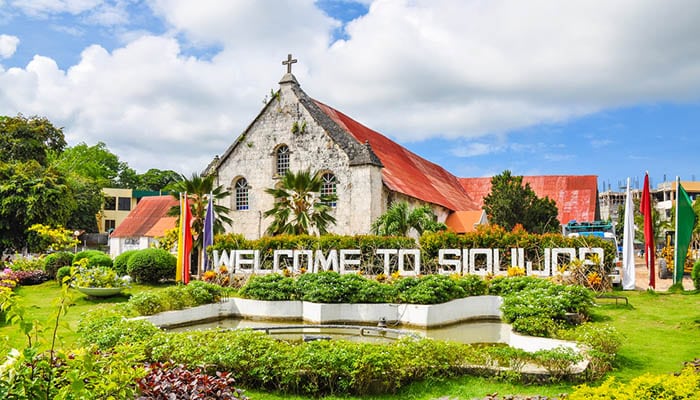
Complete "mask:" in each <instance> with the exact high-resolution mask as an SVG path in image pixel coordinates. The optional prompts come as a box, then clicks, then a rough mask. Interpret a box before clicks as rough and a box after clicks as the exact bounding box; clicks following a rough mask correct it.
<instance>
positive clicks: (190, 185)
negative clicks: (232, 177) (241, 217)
mask: <svg viewBox="0 0 700 400" xmlns="http://www.w3.org/2000/svg"><path fill="white" fill-rule="evenodd" d="M214 179H215V176H214V175H208V176H205V177H202V176H201V175H199V174H196V173H195V174H192V177H191V178H190V179H187V178H186V177H185V176H184V175H180V180H179V181H178V182H176V183H174V184H172V185H171V186H170V188H169V189H170V190H171V191H172V195H173V197H175V198H176V199H178V200H179V198H180V193H185V192H186V193H187V198H188V199H189V204H190V212H191V213H192V230H193V231H194V236H195V237H196V240H195V242H194V248H197V249H201V247H202V230H203V229H204V218H205V214H206V211H207V204H208V203H209V196H210V195H211V196H212V198H213V202H214V233H215V234H217V233H223V232H224V224H227V225H230V224H231V218H229V216H228V214H229V212H230V210H229V208H228V207H226V206H222V205H218V204H217V200H221V199H223V198H226V197H228V196H229V194H230V193H229V192H228V191H227V190H226V189H224V187H223V186H217V187H214ZM168 214H169V215H180V205H177V206H174V207H173V208H171V209H170V211H169V212H168Z"/></svg>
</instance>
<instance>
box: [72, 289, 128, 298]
mask: <svg viewBox="0 0 700 400" xmlns="http://www.w3.org/2000/svg"><path fill="white" fill-rule="evenodd" d="M76 289H78V291H79V292H80V293H83V294H86V295H88V296H92V297H109V296H114V295H117V294H119V293H121V292H122V290H124V288H123V287H116V288H98V287H78V288H76Z"/></svg>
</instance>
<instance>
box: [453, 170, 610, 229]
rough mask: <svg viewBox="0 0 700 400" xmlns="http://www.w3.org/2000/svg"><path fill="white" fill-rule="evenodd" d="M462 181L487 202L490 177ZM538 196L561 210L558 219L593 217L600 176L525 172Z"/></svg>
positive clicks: (482, 202)
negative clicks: (529, 174)
mask: <svg viewBox="0 0 700 400" xmlns="http://www.w3.org/2000/svg"><path fill="white" fill-rule="evenodd" d="M459 181H460V183H461V184H462V187H463V188H464V190H466V191H467V192H468V193H469V194H470V195H471V196H472V198H474V199H476V200H477V201H478V203H479V204H478V205H479V207H483V205H484V197H486V196H487V195H488V194H489V193H491V178H460V179H459ZM523 183H529V184H530V188H531V189H532V190H533V191H534V192H535V194H537V197H549V198H550V199H552V200H554V202H555V203H556V204H557V209H558V210H559V216H558V218H559V222H560V223H561V224H566V223H568V222H569V221H571V220H574V219H575V220H577V221H594V220H595V219H596V206H597V204H598V177H597V176H595V175H545V176H523Z"/></svg>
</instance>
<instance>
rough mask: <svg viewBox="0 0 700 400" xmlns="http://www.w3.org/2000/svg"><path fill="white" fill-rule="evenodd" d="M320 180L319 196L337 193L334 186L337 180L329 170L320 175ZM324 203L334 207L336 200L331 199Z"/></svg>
mask: <svg viewBox="0 0 700 400" xmlns="http://www.w3.org/2000/svg"><path fill="white" fill-rule="evenodd" d="M321 181H322V184H321V196H335V195H336V194H337V192H336V186H337V185H338V181H337V180H336V179H335V175H333V174H332V173H330V172H326V173H325V174H323V175H322V176H321ZM324 204H327V205H329V206H331V207H335V206H336V201H335V200H333V201H330V202H327V203H324Z"/></svg>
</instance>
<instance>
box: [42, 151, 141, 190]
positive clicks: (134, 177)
mask: <svg viewBox="0 0 700 400" xmlns="http://www.w3.org/2000/svg"><path fill="white" fill-rule="evenodd" d="M55 158H56V160H55V161H54V163H55V165H56V167H57V168H59V169H60V170H62V171H64V172H66V173H68V172H71V173H74V174H76V175H79V176H81V177H83V178H87V179H89V180H91V181H93V182H95V183H96V184H97V185H99V186H100V187H101V188H104V187H121V188H134V187H136V186H137V185H138V183H139V176H138V174H137V173H136V172H135V171H134V170H133V169H131V167H129V165H128V164H127V163H126V162H123V161H120V160H119V157H118V156H117V155H116V154H114V153H112V152H111V151H110V150H109V149H108V148H107V145H106V144H104V143H103V142H97V144H95V145H93V146H88V145H87V144H85V143H79V144H77V145H75V146H73V147H69V148H67V149H66V150H65V151H63V152H62V153H60V154H58V155H57V156H56V157H55Z"/></svg>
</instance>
